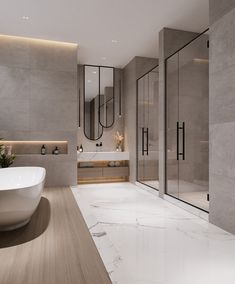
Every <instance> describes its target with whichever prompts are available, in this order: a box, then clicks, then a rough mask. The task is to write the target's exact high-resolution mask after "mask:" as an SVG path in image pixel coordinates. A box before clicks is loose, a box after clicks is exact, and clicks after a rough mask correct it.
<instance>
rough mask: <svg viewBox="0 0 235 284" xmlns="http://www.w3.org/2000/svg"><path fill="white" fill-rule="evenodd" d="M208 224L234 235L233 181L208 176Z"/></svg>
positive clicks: (225, 177) (219, 176)
mask: <svg viewBox="0 0 235 284" xmlns="http://www.w3.org/2000/svg"><path fill="white" fill-rule="evenodd" d="M210 192H213V194H211V195H210V214H209V219H210V222H211V223H213V224H215V225H216V226H219V227H221V228H223V229H224V230H227V231H229V232H231V233H233V234H235V226H234V216H235V206H234V204H235V179H234V178H228V177H227V176H223V175H215V174H210Z"/></svg>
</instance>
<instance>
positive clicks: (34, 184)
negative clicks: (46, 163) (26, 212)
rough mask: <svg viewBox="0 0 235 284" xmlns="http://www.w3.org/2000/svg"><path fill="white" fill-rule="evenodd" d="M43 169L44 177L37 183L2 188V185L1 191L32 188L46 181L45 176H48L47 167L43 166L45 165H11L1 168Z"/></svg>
mask: <svg viewBox="0 0 235 284" xmlns="http://www.w3.org/2000/svg"><path fill="white" fill-rule="evenodd" d="M27 168H28V169H42V177H41V178H40V179H39V180H38V181H37V182H36V183H32V184H30V185H27V186H23V185H22V186H17V187H16V186H14V187H11V188H7V187H6V188H1V187H0V192H6V191H17V190H22V189H25V190H27V189H32V188H33V187H35V186H37V185H39V184H41V183H43V182H45V177H46V169H45V168H43V167H36V166H33V167H29V166H25V167H9V168H0V171H1V170H7V169H27Z"/></svg>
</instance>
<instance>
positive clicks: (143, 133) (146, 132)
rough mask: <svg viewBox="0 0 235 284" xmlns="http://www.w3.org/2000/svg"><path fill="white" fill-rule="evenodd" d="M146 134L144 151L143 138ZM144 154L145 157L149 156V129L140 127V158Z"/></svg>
mask: <svg viewBox="0 0 235 284" xmlns="http://www.w3.org/2000/svg"><path fill="white" fill-rule="evenodd" d="M145 134H146V141H147V148H146V149H145V139H144V136H145ZM145 152H146V153H147V155H148V154H149V129H148V128H146V130H145V128H144V127H142V156H144V154H145Z"/></svg>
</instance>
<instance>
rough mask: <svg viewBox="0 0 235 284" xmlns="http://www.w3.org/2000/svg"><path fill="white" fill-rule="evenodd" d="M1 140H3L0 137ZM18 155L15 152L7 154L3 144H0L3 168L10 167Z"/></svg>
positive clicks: (0, 161) (0, 158) (0, 162)
mask: <svg viewBox="0 0 235 284" xmlns="http://www.w3.org/2000/svg"><path fill="white" fill-rule="evenodd" d="M0 140H3V139H2V138H0ZM15 158H16V156H15V155H14V154H6V153H5V148H4V145H3V144H0V166H1V168H8V167H9V166H10V165H12V164H13V162H14V160H15Z"/></svg>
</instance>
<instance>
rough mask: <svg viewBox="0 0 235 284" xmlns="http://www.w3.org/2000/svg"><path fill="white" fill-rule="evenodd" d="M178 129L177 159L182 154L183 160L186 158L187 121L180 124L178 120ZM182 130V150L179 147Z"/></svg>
mask: <svg viewBox="0 0 235 284" xmlns="http://www.w3.org/2000/svg"><path fill="white" fill-rule="evenodd" d="M176 127H177V131H176V136H177V137H176V159H177V161H178V160H179V158H180V156H182V160H185V122H183V123H182V126H180V123H179V121H177V126H176ZM180 130H182V152H180V149H179V137H180V133H179V132H180Z"/></svg>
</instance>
